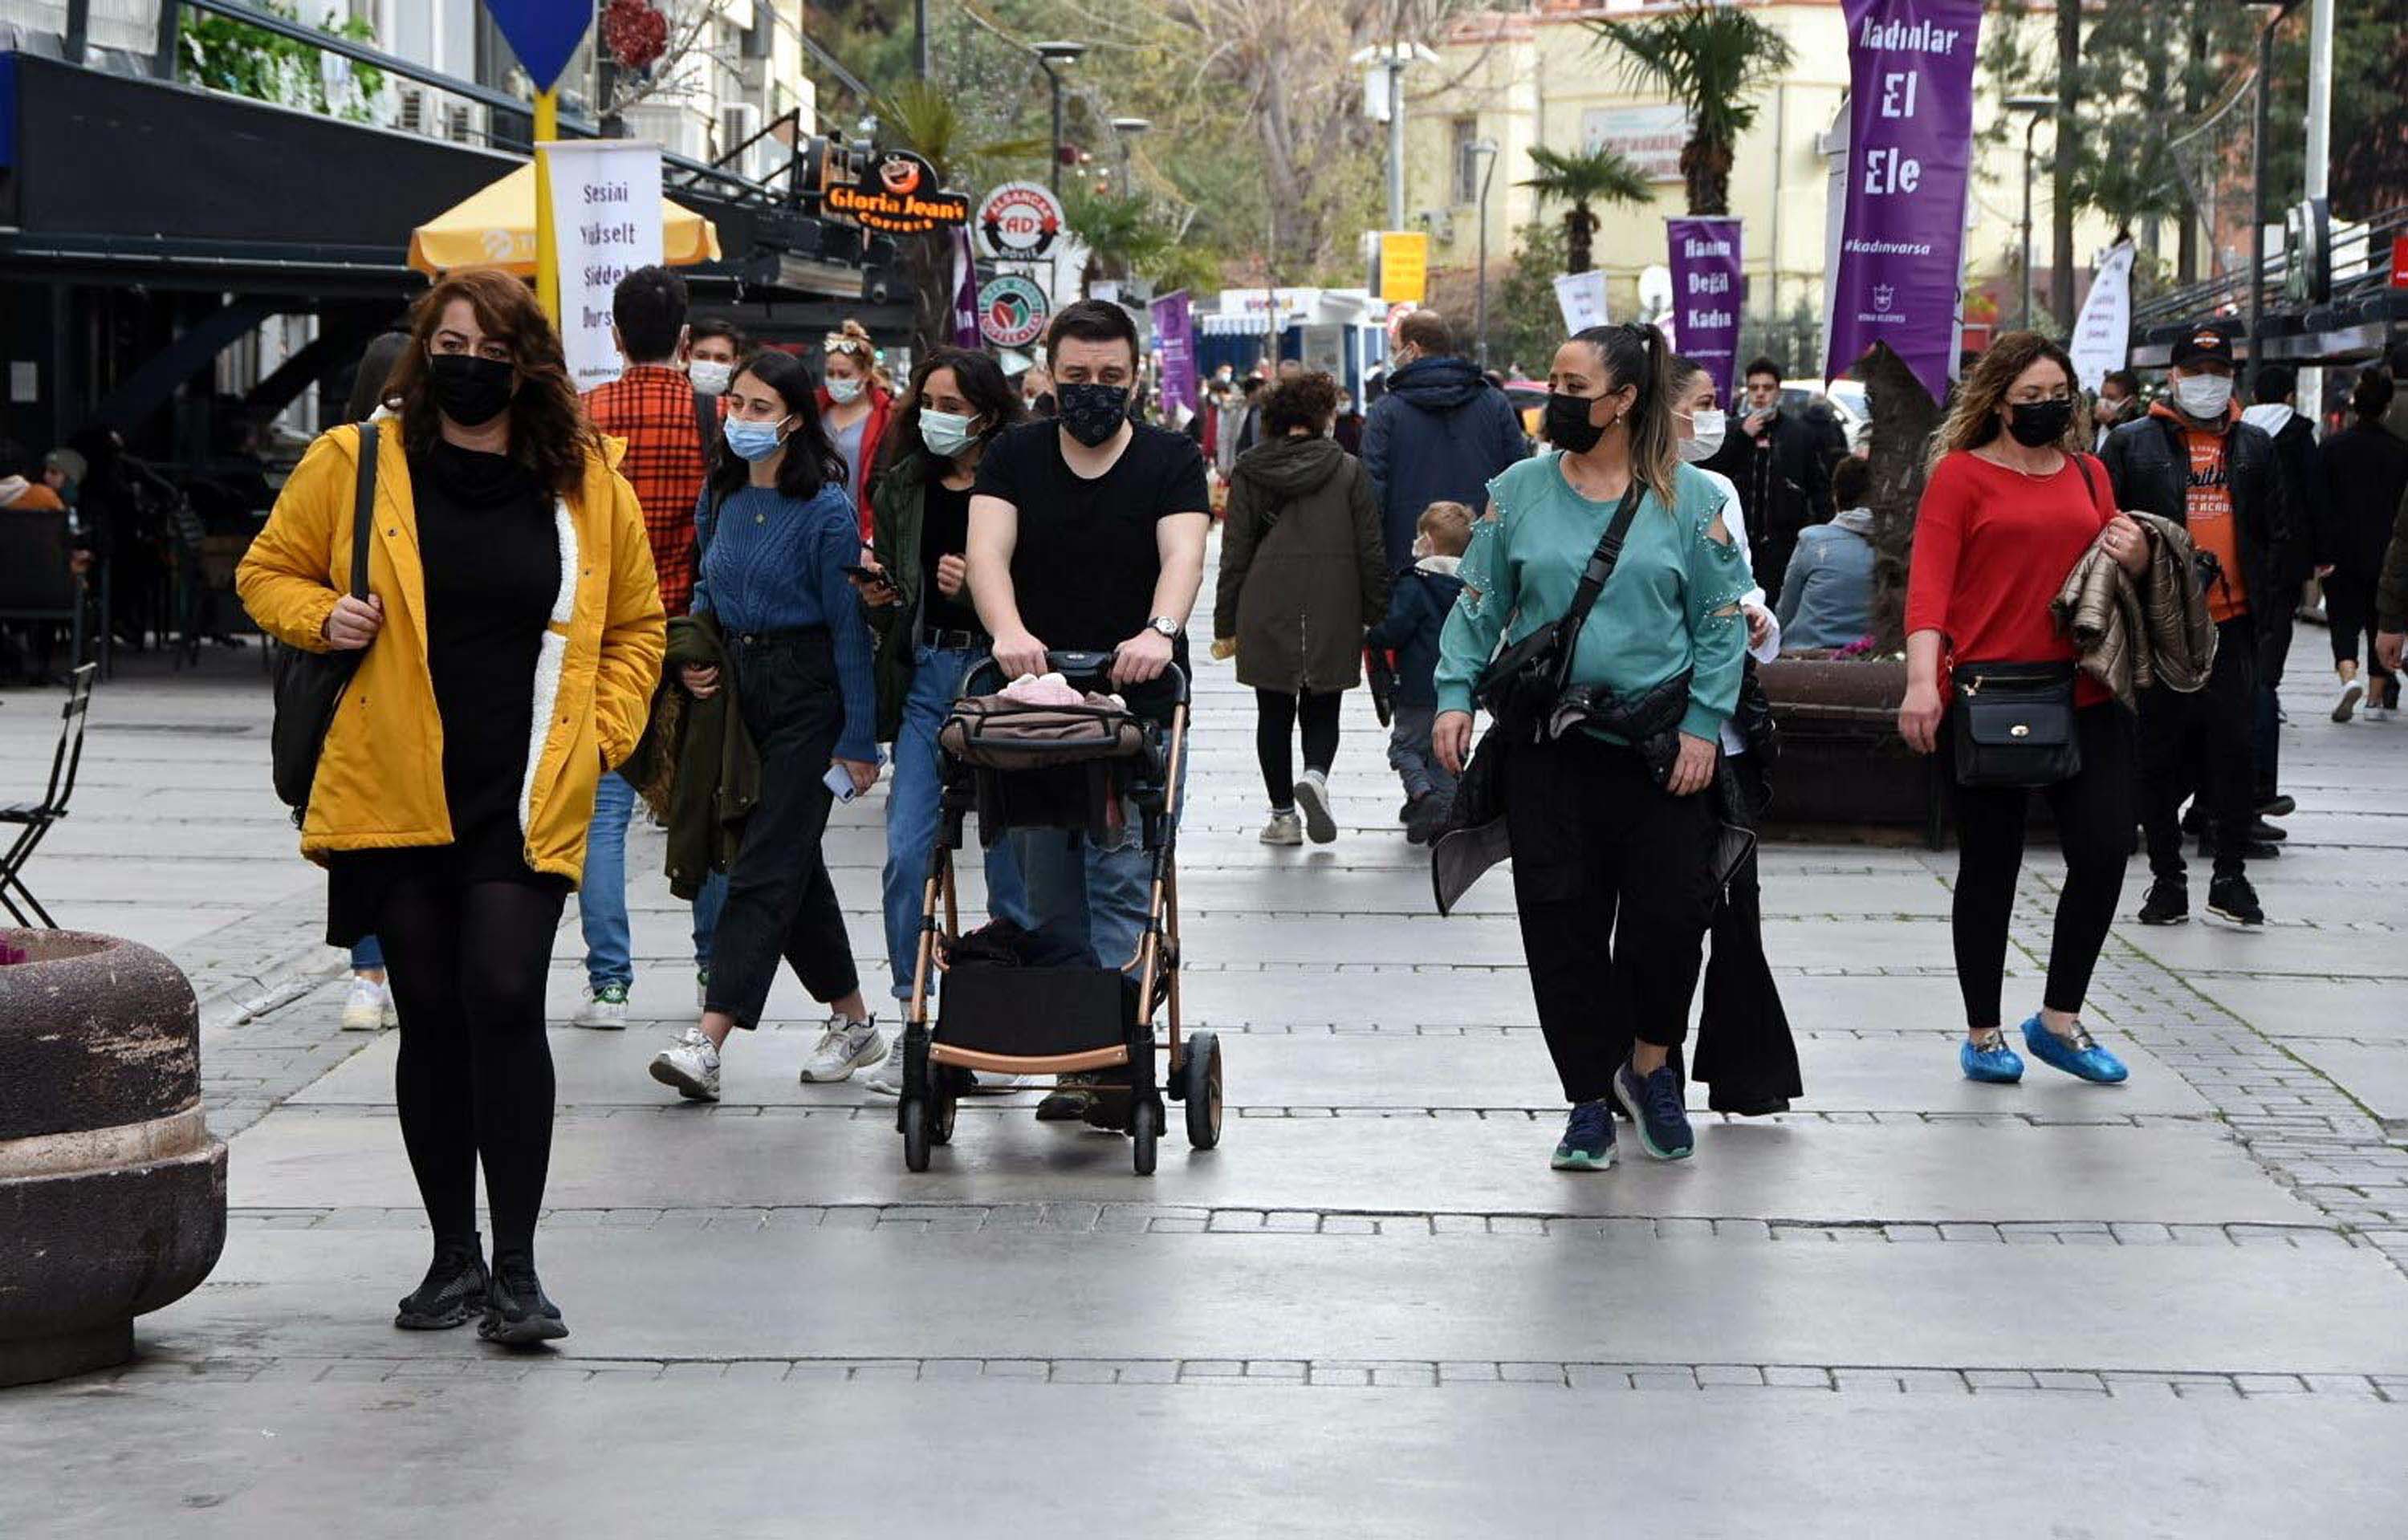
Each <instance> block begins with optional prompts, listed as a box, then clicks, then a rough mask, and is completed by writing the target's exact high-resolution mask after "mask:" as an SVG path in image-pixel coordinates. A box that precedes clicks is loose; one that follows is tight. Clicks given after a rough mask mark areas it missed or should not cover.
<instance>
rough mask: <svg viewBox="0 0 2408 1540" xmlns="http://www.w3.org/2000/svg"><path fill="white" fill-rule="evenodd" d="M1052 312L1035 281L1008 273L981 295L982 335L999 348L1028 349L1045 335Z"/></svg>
mask: <svg viewBox="0 0 2408 1540" xmlns="http://www.w3.org/2000/svg"><path fill="white" fill-rule="evenodd" d="M1052 309H1053V307H1052V306H1050V305H1049V304H1048V303H1047V302H1046V299H1045V291H1044V290H1043V289H1041V288H1039V287H1038V285H1037V284H1036V282H1035V281H1033V280H1032V279H1029V278H1022V277H1021V276H1020V275H1019V274H1017V273H1006V274H1004V275H1003V276H1002V277H1001V278H991V279H989V280H988V282H987V284H986V286H985V287H984V288H982V289H981V290H980V291H979V296H978V318H979V335H981V336H982V337H984V338H986V339H987V340H988V341H989V342H992V343H994V344H995V345H996V347H998V348H1025V347H1026V346H1027V345H1028V344H1030V343H1032V342H1034V341H1036V340H1037V339H1038V338H1039V337H1040V336H1042V335H1045V322H1046V320H1047V318H1048V317H1049V315H1050V314H1051V312H1052Z"/></svg>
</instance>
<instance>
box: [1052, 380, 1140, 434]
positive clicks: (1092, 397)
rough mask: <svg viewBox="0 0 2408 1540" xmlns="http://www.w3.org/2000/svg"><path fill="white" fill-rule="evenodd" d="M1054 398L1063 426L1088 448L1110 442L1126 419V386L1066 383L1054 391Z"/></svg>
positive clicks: (1127, 402) (1127, 397) (1127, 393)
mask: <svg viewBox="0 0 2408 1540" xmlns="http://www.w3.org/2000/svg"><path fill="white" fill-rule="evenodd" d="M1054 399H1055V402H1056V404H1057V405H1058V406H1060V408H1061V418H1062V426H1063V427H1065V428H1067V429H1068V430H1069V434H1070V436H1071V437H1073V438H1075V439H1077V440H1078V441H1079V442H1080V443H1082V444H1084V445H1085V446H1087V448H1089V449H1097V448H1100V447H1101V446H1102V445H1104V444H1105V443H1107V442H1109V441H1110V440H1111V436H1112V435H1114V434H1116V433H1118V432H1120V431H1121V424H1122V423H1124V422H1125V421H1128V404H1129V392H1128V387H1127V386H1125V385H1095V384H1086V383H1082V384H1077V385H1070V384H1065V385H1062V386H1060V387H1059V388H1058V389H1057V390H1056V392H1055V395H1054Z"/></svg>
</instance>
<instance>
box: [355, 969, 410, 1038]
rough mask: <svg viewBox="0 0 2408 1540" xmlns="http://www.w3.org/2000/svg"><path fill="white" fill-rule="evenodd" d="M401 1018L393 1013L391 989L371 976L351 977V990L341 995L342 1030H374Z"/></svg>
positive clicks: (390, 1024) (391, 1024) (388, 1025)
mask: <svg viewBox="0 0 2408 1540" xmlns="http://www.w3.org/2000/svg"><path fill="white" fill-rule="evenodd" d="M399 1020H401V1019H400V1018H399V1017H398V1016H395V1015H394V1009H393V991H392V990H391V989H390V988H388V987H386V986H385V985H384V984H381V983H380V982H378V981H377V980H376V979H373V978H362V977H359V976H357V975H356V974H355V975H353V976H352V977H351V993H350V994H348V995H346V996H344V997H343V1030H344V1031H345V1032H375V1031H377V1030H378V1029H380V1028H381V1027H390V1026H393V1025H394V1023H396V1022H397V1021H399Z"/></svg>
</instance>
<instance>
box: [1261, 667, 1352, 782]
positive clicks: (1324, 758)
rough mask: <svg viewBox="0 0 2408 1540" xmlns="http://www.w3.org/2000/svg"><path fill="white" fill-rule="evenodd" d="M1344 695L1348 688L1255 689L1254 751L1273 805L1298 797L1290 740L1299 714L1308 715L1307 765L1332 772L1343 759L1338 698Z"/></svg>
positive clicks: (1306, 716)
mask: <svg viewBox="0 0 2408 1540" xmlns="http://www.w3.org/2000/svg"><path fill="white" fill-rule="evenodd" d="M1343 699H1345V692H1343V691H1339V690H1332V691H1328V692H1323V693H1319V694H1315V693H1313V692H1310V691H1308V692H1305V693H1303V694H1301V695H1291V694H1288V693H1286V692H1283V691H1278V690H1257V691H1255V692H1254V757H1255V758H1257V759H1259V760H1261V761H1262V763H1263V790H1264V791H1269V793H1270V797H1271V806H1274V807H1286V806H1292V805H1293V804H1294V803H1295V801H1296V761H1295V759H1294V758H1293V757H1291V755H1290V752H1289V750H1290V742H1289V740H1290V739H1291V738H1292V737H1293V736H1294V735H1295V734H1296V723H1297V717H1298V716H1299V715H1301V716H1302V717H1303V719H1304V767H1305V768H1306V769H1307V770H1318V771H1320V772H1321V773H1322V774H1323V775H1325V776H1326V775H1327V774H1329V767H1330V766H1331V765H1332V764H1335V763H1337V762H1338V703H1339V702H1340V701H1341V700H1343ZM1299 703H1301V705H1302V706H1303V709H1302V711H1301V712H1299V711H1298V710H1297V706H1298V704H1299Z"/></svg>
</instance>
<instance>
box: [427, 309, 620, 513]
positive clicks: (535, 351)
mask: <svg viewBox="0 0 2408 1540" xmlns="http://www.w3.org/2000/svg"><path fill="white" fill-rule="evenodd" d="M453 300H466V301H467V303H468V307H469V308H470V309H471V310H473V311H475V312H476V316H477V326H478V329H479V330H480V331H482V332H483V333H484V334H485V335H487V336H488V337H491V338H493V339H495V340H496V341H499V342H506V343H508V344H509V349H510V364H511V366H512V367H513V368H514V369H515V370H516V371H517V373H518V390H517V391H516V392H514V393H513V394H512V395H511V397H510V406H509V421H510V458H511V459H513V460H515V461H517V462H518V463H520V464H521V465H523V466H525V467H526V469H527V470H528V471H529V472H531V473H532V474H533V475H534V477H535V478H536V480H537V481H538V483H539V484H541V485H543V486H546V487H549V488H551V489H552V491H553V492H558V493H561V494H563V495H566V494H567V493H570V492H575V491H576V490H577V489H578V488H579V487H581V486H582V485H583V484H584V481H585V467H586V463H587V462H588V461H589V460H590V459H592V458H595V457H596V456H599V455H600V454H601V453H602V439H601V435H599V434H597V433H595V430H594V425H593V424H592V423H591V422H589V421H587V420H586V417H585V404H584V402H582V401H581V400H580V399H579V398H578V394H577V387H576V386H575V385H574V384H572V383H570V381H569V378H568V364H567V361H566V359H565V358H564V357H563V356H562V354H561V350H560V335H559V334H558V333H557V332H555V331H553V330H552V318H551V317H549V316H547V315H545V314H544V313H543V307H542V306H540V305H538V304H537V303H536V297H535V292H534V291H533V290H531V289H529V288H528V287H527V286H526V284H525V283H523V281H521V280H520V279H518V278H512V277H510V275H509V274H508V273H503V272H499V271H496V270H495V269H493V268H489V267H487V268H470V269H468V270H467V271H466V272H459V273H453V274H451V275H449V276H448V277H446V278H441V279H439V280H437V283H436V285H435V287H433V288H432V289H429V290H427V291H426V292H425V293H423V294H421V295H420V296H419V298H418V303H417V304H416V305H414V306H412V307H410V311H409V341H410V346H409V347H408V348H407V349H403V350H402V354H401V357H400V359H399V361H398V362H396V363H395V364H394V371H393V378H391V380H390V381H389V382H388V383H387V385H386V387H385V391H386V394H387V395H388V396H391V397H395V398H398V399H399V401H400V403H401V438H402V443H403V445H404V447H406V448H407V449H409V452H410V453H411V454H413V455H423V454H426V453H428V452H429V451H431V450H432V449H434V448H435V443H436V440H437V439H438V438H440V437H441V436H442V435H443V426H442V421H441V415H440V414H439V413H438V412H437V410H436V406H435V392H434V390H433V388H432V380H431V378H429V377H430V373H431V371H429V369H428V368H427V359H428V357H429V352H430V349H432V348H433V346H434V340H435V331H436V328H437V326H439V325H441V324H442V321H443V312H444V311H445V310H446V309H448V308H449V307H451V304H452V301H453Z"/></svg>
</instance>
